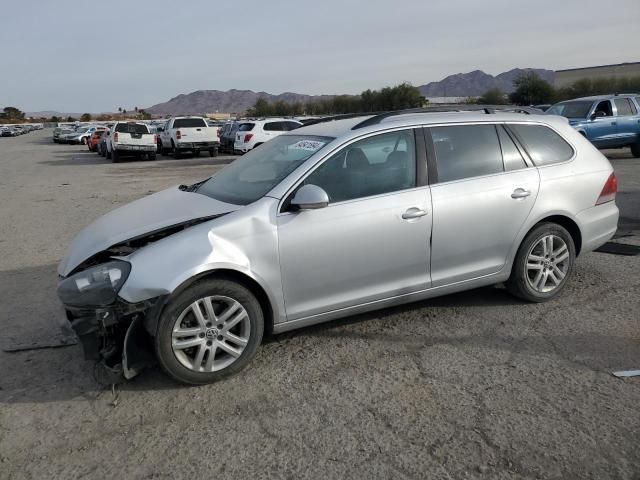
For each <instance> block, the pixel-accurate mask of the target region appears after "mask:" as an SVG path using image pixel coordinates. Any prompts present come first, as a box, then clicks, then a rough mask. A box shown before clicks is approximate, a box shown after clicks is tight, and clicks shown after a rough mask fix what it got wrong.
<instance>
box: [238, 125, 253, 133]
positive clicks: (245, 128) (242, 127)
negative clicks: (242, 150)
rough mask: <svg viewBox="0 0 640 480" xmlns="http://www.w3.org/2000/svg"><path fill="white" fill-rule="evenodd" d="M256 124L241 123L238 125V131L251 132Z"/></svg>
mask: <svg viewBox="0 0 640 480" xmlns="http://www.w3.org/2000/svg"><path fill="white" fill-rule="evenodd" d="M255 126H256V124H255V123H241V124H240V126H239V127H238V131H239V132H250V131H251V130H253V127H255Z"/></svg>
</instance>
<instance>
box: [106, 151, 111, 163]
mask: <svg viewBox="0 0 640 480" xmlns="http://www.w3.org/2000/svg"><path fill="white" fill-rule="evenodd" d="M105 157H107V159H108V160H111V152H110V151H109V150H108V149H107V153H106V154H105Z"/></svg>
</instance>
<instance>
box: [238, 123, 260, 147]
mask: <svg viewBox="0 0 640 480" xmlns="http://www.w3.org/2000/svg"><path fill="white" fill-rule="evenodd" d="M255 126H256V124H255V123H249V122H246V123H241V124H240V125H239V126H238V131H237V132H236V142H238V143H243V142H244V139H245V136H246V135H251V134H250V133H249V132H251V130H253V127H255ZM249 138H251V137H249Z"/></svg>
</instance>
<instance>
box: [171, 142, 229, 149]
mask: <svg viewBox="0 0 640 480" xmlns="http://www.w3.org/2000/svg"><path fill="white" fill-rule="evenodd" d="M219 147H220V142H217V141H216V142H179V143H177V144H176V148H177V149H178V150H194V149H197V150H208V149H210V148H219Z"/></svg>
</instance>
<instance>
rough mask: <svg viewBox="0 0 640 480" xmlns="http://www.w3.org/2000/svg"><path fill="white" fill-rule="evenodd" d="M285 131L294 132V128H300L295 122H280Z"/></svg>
mask: <svg viewBox="0 0 640 480" xmlns="http://www.w3.org/2000/svg"><path fill="white" fill-rule="evenodd" d="M282 125H283V126H284V130H285V131H291V130H295V129H296V128H300V125H299V124H297V123H296V122H282Z"/></svg>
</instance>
